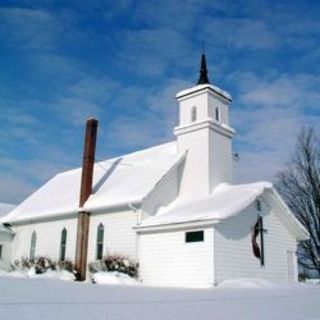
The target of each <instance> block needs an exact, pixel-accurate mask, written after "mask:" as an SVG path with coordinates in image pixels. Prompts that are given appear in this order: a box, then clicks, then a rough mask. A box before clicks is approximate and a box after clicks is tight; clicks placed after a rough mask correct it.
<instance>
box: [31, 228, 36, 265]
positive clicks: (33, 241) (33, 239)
mask: <svg viewBox="0 0 320 320" xmlns="http://www.w3.org/2000/svg"><path fill="white" fill-rule="evenodd" d="M36 244H37V234H36V232H35V231H33V232H32V235H31V243H30V252H29V259H30V260H31V261H33V260H34V259H35V257H36Z"/></svg>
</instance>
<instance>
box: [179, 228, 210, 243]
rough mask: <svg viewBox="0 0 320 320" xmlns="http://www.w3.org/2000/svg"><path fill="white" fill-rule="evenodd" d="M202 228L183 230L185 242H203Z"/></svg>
mask: <svg viewBox="0 0 320 320" xmlns="http://www.w3.org/2000/svg"><path fill="white" fill-rule="evenodd" d="M204 241H205V239H204V230H196V231H187V232H185V238H184V242H185V243H197V242H204Z"/></svg>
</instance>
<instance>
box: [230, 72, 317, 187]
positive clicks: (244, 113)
mask: <svg viewBox="0 0 320 320" xmlns="http://www.w3.org/2000/svg"><path fill="white" fill-rule="evenodd" d="M236 79H237V81H238V82H239V83H241V94H240V96H239V97H238V100H237V99H236V102H235V103H237V101H239V102H238V104H239V106H238V107H237V108H236V109H233V110H232V107H231V110H232V111H233V112H232V119H233V123H234V126H235V127H236V128H237V129H238V131H239V135H238V136H237V137H236V143H235V145H236V148H237V149H238V150H237V151H238V152H239V153H240V158H241V160H240V162H239V163H237V164H236V171H237V174H236V178H237V181H253V180H257V179H268V180H273V179H274V177H275V174H276V173H277V171H279V170H281V168H283V166H284V165H285V163H286V161H287V160H288V158H289V156H290V154H291V152H292V151H293V149H294V145H295V141H296V136H297V134H298V133H299V131H300V130H301V128H302V127H305V126H315V127H317V126H318V122H319V118H320V112H319V111H318V110H317V101H319V96H318V93H317V87H318V84H319V80H320V77H318V76H312V75H305V74H301V75H296V76H291V77H290V76H288V75H279V76H278V77H276V78H274V79H272V80H271V79H269V80H268V79H264V78H262V79H259V78H258V77H256V76H254V75H251V76H249V75H248V74H246V75H244V77H241V76H240V75H238V76H237V77H236ZM246 80H248V82H246Z"/></svg>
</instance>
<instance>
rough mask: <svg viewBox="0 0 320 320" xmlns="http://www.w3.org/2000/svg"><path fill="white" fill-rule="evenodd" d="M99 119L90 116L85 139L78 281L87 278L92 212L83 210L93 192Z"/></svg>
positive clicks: (77, 255)
mask: <svg viewBox="0 0 320 320" xmlns="http://www.w3.org/2000/svg"><path fill="white" fill-rule="evenodd" d="M97 129H98V121H97V120H96V119H93V118H90V119H88V120H87V124H86V134H85V139H84V150H83V160H82V177H81V189H80V200H79V207H80V211H79V214H78V227H77V243H76V257H75V269H76V272H77V273H76V278H77V280H78V281H84V280H85V279H86V271H87V252H88V238H89V225H90V212H86V211H84V210H81V208H82V207H83V205H84V204H85V202H86V201H87V199H88V198H89V196H90V194H91V193H92V180H93V168H94V159H95V149H96V139H97Z"/></svg>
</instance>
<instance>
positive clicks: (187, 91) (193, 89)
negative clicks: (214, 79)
mask: <svg viewBox="0 0 320 320" xmlns="http://www.w3.org/2000/svg"><path fill="white" fill-rule="evenodd" d="M204 89H210V90H212V91H214V92H215V93H217V94H218V95H220V96H223V97H224V98H226V99H227V100H229V101H231V100H232V97H231V94H230V93H228V92H227V91H224V90H222V89H220V88H219V87H216V86H214V85H212V84H208V83H206V84H198V85H196V86H194V87H191V88H188V89H185V90H182V91H179V92H178V93H177V94H176V98H177V99H179V98H182V97H183V96H186V95H189V94H191V93H195V92H198V91H201V90H204Z"/></svg>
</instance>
